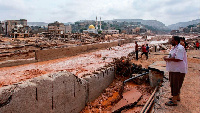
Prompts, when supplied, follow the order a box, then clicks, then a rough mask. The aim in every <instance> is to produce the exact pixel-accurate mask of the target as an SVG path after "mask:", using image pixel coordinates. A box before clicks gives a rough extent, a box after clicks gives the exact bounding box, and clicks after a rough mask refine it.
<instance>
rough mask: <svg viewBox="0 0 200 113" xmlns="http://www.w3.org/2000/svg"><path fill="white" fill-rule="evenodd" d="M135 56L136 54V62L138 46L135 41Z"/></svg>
mask: <svg viewBox="0 0 200 113" xmlns="http://www.w3.org/2000/svg"><path fill="white" fill-rule="evenodd" d="M135 54H136V60H138V44H137V41H135Z"/></svg>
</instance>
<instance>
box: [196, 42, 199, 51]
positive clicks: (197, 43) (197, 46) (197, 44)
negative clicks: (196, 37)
mask: <svg viewBox="0 0 200 113" xmlns="http://www.w3.org/2000/svg"><path fill="white" fill-rule="evenodd" d="M197 49H199V42H198V41H196V50H197Z"/></svg>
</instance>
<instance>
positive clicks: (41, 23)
mask: <svg viewBox="0 0 200 113" xmlns="http://www.w3.org/2000/svg"><path fill="white" fill-rule="evenodd" d="M27 24H28V25H29V26H47V25H48V23H45V22H27Z"/></svg>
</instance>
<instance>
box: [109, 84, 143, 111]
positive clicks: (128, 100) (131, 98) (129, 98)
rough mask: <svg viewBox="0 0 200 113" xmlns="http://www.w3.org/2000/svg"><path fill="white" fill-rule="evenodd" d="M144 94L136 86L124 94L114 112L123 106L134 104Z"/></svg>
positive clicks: (113, 109)
mask: <svg viewBox="0 0 200 113" xmlns="http://www.w3.org/2000/svg"><path fill="white" fill-rule="evenodd" d="M141 96H142V94H141V93H140V92H139V91H138V90H137V89H135V88H133V89H131V90H130V91H127V92H126V93H124V94H123V98H122V99H121V100H120V101H119V102H118V103H117V104H116V105H115V106H114V107H113V108H112V112H114V111H117V110H119V109H121V108H123V107H126V106H129V105H131V104H134V103H135V102H137V101H138V100H139V99H140V98H141Z"/></svg>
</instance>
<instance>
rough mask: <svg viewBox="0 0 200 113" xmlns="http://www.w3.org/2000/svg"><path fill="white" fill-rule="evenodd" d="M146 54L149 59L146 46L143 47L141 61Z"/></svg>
mask: <svg viewBox="0 0 200 113" xmlns="http://www.w3.org/2000/svg"><path fill="white" fill-rule="evenodd" d="M143 54H145V55H146V59H148V53H147V50H146V47H145V46H144V45H142V54H141V59H142V55H143Z"/></svg>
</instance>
